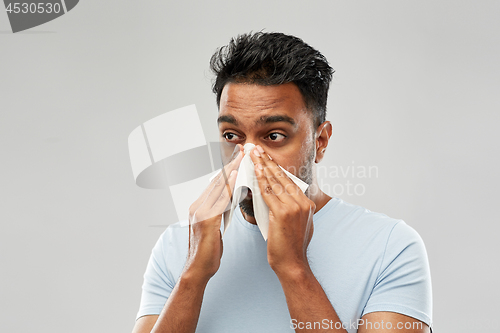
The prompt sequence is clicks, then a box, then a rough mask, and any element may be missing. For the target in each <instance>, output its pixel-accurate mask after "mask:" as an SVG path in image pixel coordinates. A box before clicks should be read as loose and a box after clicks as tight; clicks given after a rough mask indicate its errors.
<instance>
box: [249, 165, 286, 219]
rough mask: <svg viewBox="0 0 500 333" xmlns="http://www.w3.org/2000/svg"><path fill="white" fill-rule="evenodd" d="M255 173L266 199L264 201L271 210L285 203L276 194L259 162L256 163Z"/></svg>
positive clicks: (263, 196) (263, 197)
mask: <svg viewBox="0 0 500 333" xmlns="http://www.w3.org/2000/svg"><path fill="white" fill-rule="evenodd" d="M255 175H256V177H257V183H258V185H259V190H260V194H261V195H262V199H264V202H265V203H266V205H267V206H268V207H269V209H270V210H271V211H275V210H276V209H278V207H279V206H280V205H282V204H283V202H281V200H280V199H279V198H278V197H277V196H276V195H275V194H274V192H273V189H272V186H271V184H269V181H268V179H267V177H266V175H265V174H264V168H263V166H262V164H260V163H257V164H256V165H255Z"/></svg>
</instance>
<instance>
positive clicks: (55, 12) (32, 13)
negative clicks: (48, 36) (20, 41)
mask: <svg viewBox="0 0 500 333" xmlns="http://www.w3.org/2000/svg"><path fill="white" fill-rule="evenodd" d="M78 2H79V0H44V1H30V0H26V1H19V0H18V1H15V0H14V1H11V0H4V4H5V12H6V13H7V16H8V17H9V22H10V26H11V28H12V32H13V33H16V32H20V31H24V30H28V29H31V28H33V27H36V26H39V25H42V24H44V23H47V22H49V21H52V20H54V19H56V18H58V17H60V16H62V15H64V14H66V13H67V12H69V11H70V10H72V9H73V8H74V7H75V6H76V5H77V4H78Z"/></svg>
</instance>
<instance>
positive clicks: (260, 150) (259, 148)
mask: <svg viewBox="0 0 500 333" xmlns="http://www.w3.org/2000/svg"><path fill="white" fill-rule="evenodd" d="M256 148H257V149H258V150H259V152H260V153H263V152H264V149H262V147H261V146H257V147H256Z"/></svg>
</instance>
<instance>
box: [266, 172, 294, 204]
mask: <svg viewBox="0 0 500 333" xmlns="http://www.w3.org/2000/svg"><path fill="white" fill-rule="evenodd" d="M282 171H283V170H282ZM262 173H263V174H264V176H265V177H266V180H267V182H268V184H269V185H270V186H271V189H272V192H273V194H274V195H275V196H276V197H277V198H278V199H279V200H280V201H281V202H282V203H284V204H291V203H293V202H295V201H296V200H295V199H294V198H293V196H291V195H290V193H289V192H292V193H293V192H294V191H293V190H294V187H293V186H294V185H295V184H294V183H293V182H286V181H284V180H283V177H279V178H277V176H276V174H275V173H274V172H273V171H271V168H269V167H267V166H264V167H263V169H262ZM284 176H285V177H287V178H288V176H286V175H284ZM295 186H296V185H295ZM290 187H291V189H292V190H291V191H290Z"/></svg>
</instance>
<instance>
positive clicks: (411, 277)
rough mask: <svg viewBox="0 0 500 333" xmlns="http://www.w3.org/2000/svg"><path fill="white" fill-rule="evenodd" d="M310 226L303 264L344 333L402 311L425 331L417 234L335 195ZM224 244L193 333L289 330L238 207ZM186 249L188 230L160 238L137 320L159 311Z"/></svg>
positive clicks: (260, 246) (423, 268) (273, 281)
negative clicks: (375, 316)
mask: <svg viewBox="0 0 500 333" xmlns="http://www.w3.org/2000/svg"><path fill="white" fill-rule="evenodd" d="M313 221H314V234H313V237H312V239H311V242H310V244H309V248H308V259H309V264H310V267H311V269H312V271H313V273H314V275H315V277H316V279H317V280H318V281H319V283H320V284H321V286H322V287H323V290H324V291H325V293H326V295H327V296H328V299H329V300H330V302H331V303H332V305H333V307H334V309H335V311H336V312H337V315H338V317H339V318H340V320H341V321H342V323H344V326H345V328H347V331H348V332H349V333H352V332H356V331H357V330H356V325H355V323H356V322H357V320H358V319H359V318H361V317H362V316H363V315H364V314H367V313H370V312H376V311H390V312H397V313H401V314H404V315H407V316H410V317H413V318H416V319H418V320H420V321H423V322H424V323H426V324H427V325H429V326H430V324H431V317H432V293H431V280H430V272H429V264H428V260H427V253H426V250H425V246H424V244H423V242H422V239H421V238H420V236H419V235H418V233H417V232H416V231H415V230H413V229H412V228H411V227H409V226H408V225H407V224H406V223H405V222H404V221H402V220H395V219H392V218H389V217H387V216H386V215H383V214H379V213H374V212H371V211H369V210H367V209H365V208H362V207H359V206H354V205H351V204H348V203H346V202H344V201H342V200H341V199H338V198H333V199H331V200H330V201H329V202H328V203H327V204H326V205H325V206H324V207H323V208H321V209H320V210H319V211H318V212H317V213H316V214H314V220H313ZM223 242H224V251H223V255H222V259H221V265H220V268H219V270H218V271H217V273H216V274H215V275H214V276H213V277H212V279H211V280H210V281H209V283H208V285H207V287H206V291H205V295H204V297H203V303H202V308H201V313H200V317H199V321H198V326H197V330H196V332H217V333H225V332H227V333H235V332H238V333H245V332H252V333H253V332H273V333H279V332H287V333H289V332H293V331H294V330H293V329H292V327H293V326H292V324H293V322H291V318H290V314H289V312H288V307H287V304H286V298H285V294H284V293H283V290H282V288H281V284H280V282H279V280H278V278H277V276H276V274H275V273H274V272H273V270H272V269H271V268H270V266H269V264H268V262H267V250H266V241H264V239H263V237H262V235H261V233H260V231H259V229H258V227H257V226H256V225H253V224H250V223H248V222H247V221H246V220H245V219H244V218H243V216H242V214H241V211H240V210H239V209H236V210H235V214H234V217H233V222H232V223H231V225H230V226H229V228H228V229H227V232H226V234H225V235H224V238H223ZM187 246H188V228H187V227H181V226H180V224H179V223H176V224H174V225H171V226H169V227H168V228H167V229H166V230H165V232H164V233H163V234H162V235H161V237H160V239H159V240H158V242H157V243H156V245H155V247H154V249H153V251H152V254H151V258H150V260H149V262H148V266H147V269H146V273H145V274H144V284H143V287H142V289H143V291H142V297H141V305H140V309H139V312H138V314H137V318H139V317H141V316H144V315H151V314H160V312H161V310H162V309H163V306H164V304H165V302H166V300H167V298H168V297H169V295H170V293H171V291H172V289H173V288H174V285H175V283H176V281H177V279H178V278H179V276H180V274H181V272H182V269H183V266H184V263H185V260H186V256H187ZM325 319H327V320H329V319H328V318H325Z"/></svg>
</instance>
